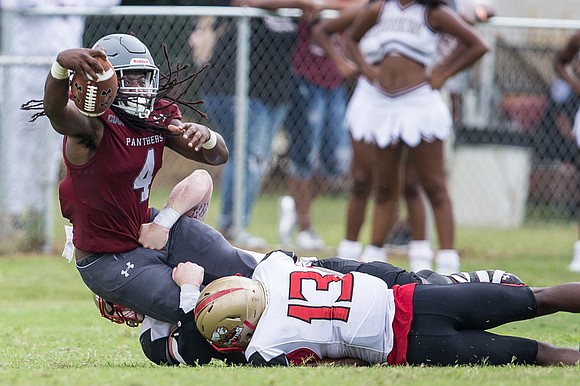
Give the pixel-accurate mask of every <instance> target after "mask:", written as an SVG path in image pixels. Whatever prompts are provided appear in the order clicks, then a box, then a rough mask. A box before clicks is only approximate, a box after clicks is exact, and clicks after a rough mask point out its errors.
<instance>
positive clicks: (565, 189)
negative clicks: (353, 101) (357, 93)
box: [0, 7, 580, 252]
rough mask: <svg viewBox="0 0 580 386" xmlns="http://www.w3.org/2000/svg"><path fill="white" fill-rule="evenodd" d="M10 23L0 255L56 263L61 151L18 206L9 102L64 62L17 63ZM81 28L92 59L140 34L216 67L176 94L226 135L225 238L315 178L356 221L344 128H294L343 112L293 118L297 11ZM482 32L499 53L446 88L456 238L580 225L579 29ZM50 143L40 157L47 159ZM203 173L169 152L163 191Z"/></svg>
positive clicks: (222, 175) (125, 15) (174, 13)
mask: <svg viewBox="0 0 580 386" xmlns="http://www.w3.org/2000/svg"><path fill="white" fill-rule="evenodd" d="M59 12H60V13H58V14H57V13H55V12H54V10H50V9H47V10H43V9H36V10H34V11H33V12H32V17H35V16H36V17H46V16H49V17H61V16H62V15H63V14H64V15H67V14H66V12H67V11H66V9H64V10H61V11H59ZM332 15H333V14H332V13H327V14H325V15H324V16H325V17H332ZM11 16H13V15H11V14H10V13H7V12H4V13H3V15H2V17H3V20H2V25H3V27H2V46H1V49H2V51H1V54H2V55H1V56H0V77H1V79H2V85H3V87H2V88H1V89H0V102H2V103H1V105H0V106H1V108H0V122H1V123H0V125H1V127H0V148H1V149H2V152H1V153H0V157H2V158H3V159H2V160H0V165H1V168H0V181H1V183H0V202H1V205H0V219H1V221H2V228H1V229H2V231H1V232H0V250H1V251H2V252H7V251H29V250H39V249H42V248H44V249H45V251H52V249H53V248H52V241H51V240H52V238H53V232H52V228H53V225H52V224H53V223H54V220H55V217H57V218H58V217H60V214H59V212H58V208H56V207H55V202H56V199H55V187H54V181H55V180H56V179H55V180H53V179H51V178H50V174H57V173H56V169H58V167H57V168H55V167H54V166H50V165H54V164H55V161H54V160H53V158H54V152H43V151H40V150H38V152H37V154H36V155H35V156H36V157H41V158H42V159H43V160H44V161H45V165H46V170H42V171H37V173H36V178H39V179H42V181H44V182H43V183H42V184H41V185H42V187H41V188H42V192H43V193H42V199H41V200H40V202H37V203H36V204H35V205H34V206H32V205H29V206H28V207H26V206H24V207H22V208H20V209H19V212H17V213H12V212H11V211H10V206H9V205H8V202H9V201H10V200H11V199H12V197H11V195H13V194H14V193H12V190H11V189H9V186H10V185H11V184H13V183H14V182H15V181H14V179H15V178H17V177H14V175H15V174H14V173H10V171H11V170H16V171H17V173H18V171H19V170H20V169H21V168H25V167H28V166H27V165H24V164H19V163H14V161H11V160H9V159H7V158H5V157H6V154H8V153H9V150H10V149H11V147H12V146H14V145H13V144H12V143H11V142H9V141H7V140H6V138H9V137H10V135H9V134H11V133H14V132H17V133H19V130H22V133H25V130H26V124H25V123H23V122H22V118H21V116H18V115H16V114H14V111H12V110H13V109H14V107H13V105H11V104H9V103H7V101H9V100H13V99H18V98H19V95H18V94H15V93H14V92H13V91H12V90H14V85H12V86H11V87H7V86H8V84H9V83H13V82H15V81H18V79H21V78H20V77H21V76H22V75H19V77H18V78H15V75H13V72H12V71H13V70H15V69H20V70H21V71H22V70H24V71H25V73H26V71H29V70H31V69H33V68H38V67H40V69H41V70H42V71H43V72H44V74H46V73H47V72H48V68H49V65H50V63H52V61H53V60H54V56H55V55H56V54H57V52H54V53H50V54H49V55H44V56H40V57H37V55H36V54H35V55H34V56H35V61H32V60H31V59H30V57H28V58H27V57H23V56H22V55H14V54H13V53H12V51H11V50H10V47H9V39H8V38H7V35H9V34H12V33H16V32H15V31H11V30H10V25H11V24H10V17H11ZM69 16H83V17H85V21H86V23H85V27H84V33H83V34H82V41H83V43H82V44H83V45H84V46H85V47H90V46H91V45H92V44H93V43H94V42H95V41H96V40H98V39H99V38H100V37H102V36H104V35H106V34H110V33H134V34H135V35H136V36H137V37H138V38H140V39H141V40H142V41H143V42H144V43H145V44H146V45H147V46H148V47H149V48H150V50H151V52H152V54H153V56H154V58H155V60H156V63H157V64H158V65H160V66H161V68H162V73H168V71H169V70H170V68H175V66H176V65H177V64H180V65H183V64H186V65H190V66H191V69H194V70H196V69H201V68H202V67H203V66H204V65H205V64H208V63H209V67H207V68H205V69H203V70H202V72H201V73H200V75H199V77H198V81H196V82H195V83H194V85H193V87H189V88H187V89H179V88H178V89H176V90H174V93H175V94H174V95H180V97H181V98H183V99H187V100H204V104H202V105H200V109H201V110H202V111H204V112H205V113H206V114H207V117H204V118H200V117H199V115H197V114H196V113H195V112H193V111H191V110H184V120H195V121H201V122H203V123H205V124H207V125H209V126H210V127H212V128H213V129H215V130H216V131H218V132H220V133H221V134H222V135H223V136H224V138H225V139H226V142H227V144H228V146H229V148H230V151H231V154H230V156H231V160H230V162H229V164H230V165H228V166H227V167H218V168H208V169H209V170H210V172H211V173H212V175H213V176H214V178H215V180H216V184H215V195H216V196H219V197H220V198H221V200H220V201H221V204H222V206H223V209H222V210H220V213H221V214H220V216H219V217H218V218H217V226H218V228H220V229H221V230H222V231H223V232H224V233H232V234H233V235H234V236H235V235H236V234H237V235H239V234H240V232H243V230H244V229H245V228H246V226H247V225H248V224H250V223H251V221H252V216H251V215H252V206H253V205H254V204H255V203H256V202H259V201H260V200H261V199H263V197H265V195H268V196H272V195H274V196H283V195H287V194H288V192H289V183H288V180H289V179H290V178H295V177H299V178H310V177H311V174H310V172H311V171H313V172H314V174H313V175H312V177H313V178H316V179H317V180H320V181H321V183H319V184H317V186H318V187H319V189H321V190H320V191H317V192H315V193H313V196H316V195H318V196H325V195H332V196H333V197H338V198H339V199H342V200H343V201H344V210H345V211H346V201H347V196H348V189H349V178H348V173H347V172H346V171H347V170H348V160H349V154H348V153H349V142H348V136H347V133H346V132H345V130H344V128H343V127H342V126H341V125H339V127H336V126H337V125H333V124H330V125H329V126H332V127H325V128H324V129H323V130H321V133H322V134H319V135H311V133H304V132H301V131H299V130H298V131H297V129H296V128H303V127H305V122H308V120H311V121H312V120H315V121H316V120H320V121H321V122H323V121H324V119H325V117H326V118H328V122H332V120H330V118H329V117H332V114H338V113H337V112H336V111H331V110H329V109H324V108H323V107H318V105H313V103H315V101H317V99H316V98H314V99H311V104H310V105H303V106H300V105H298V106H300V107H299V108H296V107H294V108H291V106H292V104H291V103H289V102H290V101H292V100H293V99H292V98H297V97H298V98H299V97H300V95H301V93H302V95H303V94H304V89H303V87H302V86H303V85H302V86H301V87H296V76H295V74H293V72H292V70H291V67H292V66H294V67H296V66H300V63H296V62H294V63H292V58H293V52H294V50H295V42H296V39H297V32H296V21H297V16H299V13H298V12H296V11H295V10H281V11H280V12H277V13H269V12H266V11H262V10H254V9H240V8H229V7H225V8H224V7H116V8H112V9H110V10H106V11H95V10H91V9H84V10H78V9H77V10H74V12H73V11H71V13H70V15H69ZM576 24H577V25H576ZM477 28H478V29H479V30H480V31H481V32H482V34H483V35H484V37H485V38H486V40H487V41H488V42H489V44H490V46H491V48H492V49H491V51H490V52H489V53H488V54H487V55H486V56H485V57H484V58H483V59H482V60H481V61H480V62H478V63H477V64H476V65H475V66H474V67H473V68H472V69H470V70H469V71H467V72H466V73H464V74H462V75H461V76H459V77H457V78H456V79H454V80H453V81H452V82H450V84H449V85H448V87H446V90H445V91H446V95H447V96H448V100H449V103H450V108H452V109H453V111H454V119H455V125H456V127H455V135H454V138H453V141H450V144H449V145H450V146H449V159H448V170H449V188H450V192H451V197H452V200H453V205H454V212H455V216H456V223H457V226H460V227H461V226H486V227H489V226H491V227H504V228H510V227H512V228H513V227H519V226H521V225H523V224H524V223H537V222H555V221H556V222H572V221H575V219H576V216H577V203H578V200H579V198H578V197H577V194H578V193H577V192H578V183H579V174H578V169H577V166H576V165H577V160H576V154H577V147H576V144H575V141H574V139H573V138H572V137H571V136H570V133H569V132H566V131H565V129H566V128H567V129H568V130H569V129H570V126H571V125H572V122H573V118H574V114H575V112H576V111H577V109H578V105H579V102H578V98H577V96H576V95H574V94H573V93H572V92H570V91H569V90H568V89H566V87H565V85H563V84H562V83H561V82H559V81H558V80H557V79H556V78H555V74H554V71H553V66H552V63H553V60H554V56H555V53H556V51H557V50H558V49H559V48H560V47H562V46H563V45H564V43H565V41H566V39H567V38H568V37H569V36H570V34H571V33H572V32H573V30H574V29H576V28H580V23H574V22H568V21H558V20H549V21H547V20H540V19H536V20H532V19H512V18H501V17H496V18H494V19H492V20H491V21H490V22H489V23H486V24H481V25H478V26H477ZM32 51H33V49H32V48H31V52H32ZM322 72H324V70H323V69H322ZM353 86H354V85H353V84H352V83H351V82H345V83H344V84H342V85H341V87H342V88H343V91H344V98H343V99H344V100H343V102H342V103H344V102H346V100H348V96H349V93H350V92H351V91H352V88H353ZM332 87H334V86H332ZM307 91H308V90H307ZM41 92H42V90H41V89H40V91H39V95H37V99H40V98H41V97H42V95H41V94H40V93H41ZM334 97H337V98H341V97H342V95H341V94H340V93H337V95H335V96H334ZM24 102H26V101H25V100H22V101H18V103H24ZM339 102H340V101H339V100H338V99H337V100H336V101H335V102H333V103H331V106H335V105H336V106H340V105H341V103H339ZM294 106H296V105H294ZM313 106H314V107H313ZM321 106H322V105H321ZM309 107H310V108H309ZM40 121H41V122H42V124H41V125H42V128H41V129H39V130H47V131H51V129H50V127H49V125H48V122H47V120H46V118H44V117H43V118H40ZM292 128H294V129H292ZM325 132H327V133H332V135H331V136H326V135H325V134H324V133H325ZM41 144H42V143H37V144H36V146H35V147H32V148H33V149H40V148H42V146H41ZM297 149H306V150H308V151H307V152H306V150H303V151H297ZM307 165H311V166H312V168H307V167H306V166H307ZM193 167H199V165H194V166H192V164H191V162H189V161H186V160H182V159H181V158H180V157H178V156H176V155H175V154H174V153H172V152H171V151H169V150H168V151H167V154H166V160H165V167H164V168H163V169H162V172H161V173H160V175H159V176H158V178H157V180H156V185H157V186H161V187H164V188H167V190H169V189H170V188H171V187H172V186H173V185H174V184H175V183H177V182H178V181H179V180H180V179H182V178H183V177H185V176H186V175H188V174H189V173H190V172H191V170H192V168H193ZM61 173H62V170H61ZM220 180H222V183H221V184H220V183H219V182H218V181H220ZM46 181H49V182H50V183H47V182H46ZM21 194H25V193H21ZM25 195H26V194H25ZM327 215H328V216H329V217H334V216H336V214H335V213H330V212H329V213H328V214H327ZM342 229H344V225H343V224H339V225H338V226H337V231H339V232H342ZM268 241H269V242H270V243H277V242H278V240H268Z"/></svg>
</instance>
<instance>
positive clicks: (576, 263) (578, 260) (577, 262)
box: [568, 240, 580, 272]
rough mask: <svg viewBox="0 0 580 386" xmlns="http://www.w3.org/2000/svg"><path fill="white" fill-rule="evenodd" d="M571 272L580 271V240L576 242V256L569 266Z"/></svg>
mask: <svg viewBox="0 0 580 386" xmlns="http://www.w3.org/2000/svg"><path fill="white" fill-rule="evenodd" d="M568 271H570V272H580V240H578V241H576V242H575V243H574V258H573V259H572V262H571V263H570V265H569V266H568Z"/></svg>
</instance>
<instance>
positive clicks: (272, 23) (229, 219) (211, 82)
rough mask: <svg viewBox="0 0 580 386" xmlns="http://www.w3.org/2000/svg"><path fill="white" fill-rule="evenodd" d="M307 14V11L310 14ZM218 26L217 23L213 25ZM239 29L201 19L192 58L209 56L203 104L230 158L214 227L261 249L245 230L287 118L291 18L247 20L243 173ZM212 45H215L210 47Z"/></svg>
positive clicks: (259, 3) (278, 2)
mask: <svg viewBox="0 0 580 386" xmlns="http://www.w3.org/2000/svg"><path fill="white" fill-rule="evenodd" d="M215 5H222V6H225V5H230V6H242V5H243V6H249V7H259V8H264V9H268V10H275V9H278V8H282V7H284V8H302V9H308V10H310V9H312V8H314V7H315V4H314V3H312V2H309V1H303V0H298V1H285V0H245V1H240V0H232V1H227V0H222V1H216V2H215ZM309 12H310V11H309ZM212 24H216V25H212ZM236 37H237V26H236V23H235V22H232V21H227V20H218V21H217V22H215V21H214V20H208V19H206V20H204V21H203V22H201V23H199V24H198V28H196V30H195V31H194V32H193V34H192V36H191V38H190V44H191V45H192V49H193V52H194V58H195V60H197V61H198V62H202V61H204V60H206V58H208V57H209V53H210V52H213V55H211V57H210V59H209V63H210V65H211V67H210V68H209V69H207V70H205V71H204V80H203V86H204V90H203V94H204V95H203V100H204V102H205V104H204V106H205V109H206V111H207V113H208V116H209V118H210V120H211V121H212V123H213V124H214V125H215V128H216V129H217V130H218V131H219V132H220V133H221V134H222V135H223V137H224V139H225V141H226V144H227V145H228V148H229V150H230V160H229V161H228V163H227V164H226V165H225V167H224V169H223V170H222V175H221V183H220V187H221V198H222V200H221V209H220V214H219V218H218V222H217V225H218V228H219V229H220V230H221V232H222V234H224V236H225V237H226V238H228V239H229V240H231V241H233V242H235V243H237V244H241V245H244V246H247V247H253V248H256V247H262V246H264V245H265V244H266V241H265V240H264V239H262V238H260V237H256V236H252V235H250V234H249V233H248V232H247V230H246V229H247V226H248V224H249V222H250V218H251V212H252V208H253V206H254V201H255V199H256V196H257V195H258V193H259V191H260V188H261V185H262V179H263V177H264V174H265V172H266V170H267V167H268V163H269V160H270V154H271V145H272V139H273V138H274V136H275V134H276V133H277V131H278V129H279V127H280V126H281V124H282V123H283V122H284V119H285V118H286V116H287V114H288V111H289V108H290V105H289V98H290V92H291V90H292V89H293V86H292V75H291V72H290V64H291V53H292V51H293V48H294V45H295V43H296V27H295V24H294V23H293V21H292V19H290V18H286V17H280V16H274V15H272V16H267V17H264V18H253V19H252V20H251V40H250V45H251V47H250V68H251V72H250V79H249V93H250V98H249V101H248V114H249V116H248V120H247V122H248V127H247V133H246V154H245V157H243V159H244V162H245V165H244V168H243V169H244V173H245V174H244V175H242V176H234V172H235V170H236V159H237V155H236V153H235V152H236V148H235V131H236V120H235V114H236V103H235V102H236V101H235V99H236V89H235V87H236V53H237V43H236ZM213 42H215V47H213V48H212V47H210V46H211V45H212V43H213ZM235 177H240V178H243V181H244V184H243V185H244V190H245V191H244V192H243V200H242V201H243V202H242V204H243V205H242V224H241V225H242V229H233V227H234V224H233V201H234V196H233V195H234V181H235Z"/></svg>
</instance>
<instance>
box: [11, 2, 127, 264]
mask: <svg viewBox="0 0 580 386" xmlns="http://www.w3.org/2000/svg"><path fill="white" fill-rule="evenodd" d="M119 2H120V1H119V0H27V1H19V0H0V7H1V8H2V14H3V18H4V19H3V20H2V24H3V25H2V31H3V35H2V41H3V45H2V49H3V51H2V54H3V55H7V56H16V57H23V58H29V61H28V62H27V63H23V64H19V65H14V66H10V67H6V68H5V69H4V75H5V76H4V81H3V82H2V88H3V90H5V92H9V93H10V95H11V97H8V98H7V97H5V99H4V104H3V108H2V110H1V115H2V131H1V132H2V135H1V136H2V142H3V144H2V152H3V159H4V166H3V167H4V170H3V180H4V181H7V183H4V184H3V185H2V187H1V188H0V197H1V199H2V202H3V211H4V213H3V214H2V217H3V222H4V223H3V224H2V225H3V228H4V230H3V233H4V234H6V236H7V238H6V239H7V240H10V242H11V243H15V242H16V243H19V244H20V245H18V247H19V249H23V250H35V251H38V250H40V249H44V250H45V251H47V252H48V251H49V250H50V249H51V245H50V243H51V240H49V237H46V235H47V232H49V233H50V229H52V226H53V224H52V221H53V214H52V206H51V204H50V203H52V201H53V199H52V197H53V188H54V187H55V185H56V183H57V180H58V172H59V166H60V163H61V156H60V151H59V147H60V138H62V137H61V136H59V135H58V134H57V133H56V132H54V131H53V130H51V128H50V125H49V124H48V122H47V120H45V119H39V120H37V121H35V122H30V113H29V112H27V111H23V110H20V106H21V105H22V104H23V103H25V102H26V101H28V100H32V99H38V98H39V97H40V96H41V95H42V94H43V90H44V80H45V79H46V74H47V72H48V68H49V66H50V65H49V64H46V65H44V64H42V65H38V64H34V59H33V58H40V57H49V58H50V57H53V58H54V57H56V55H57V54H58V53H59V52H60V51H62V50H64V49H66V48H72V47H80V46H81V45H82V37H83V32H84V23H85V18H84V16H78V15H46V16H45V15H42V16H35V15H29V14H26V12H27V11H31V10H34V9H36V8H41V7H67V8H68V7H71V8H74V7H89V6H90V7H107V8H108V7H111V6H115V5H118V4H119Z"/></svg>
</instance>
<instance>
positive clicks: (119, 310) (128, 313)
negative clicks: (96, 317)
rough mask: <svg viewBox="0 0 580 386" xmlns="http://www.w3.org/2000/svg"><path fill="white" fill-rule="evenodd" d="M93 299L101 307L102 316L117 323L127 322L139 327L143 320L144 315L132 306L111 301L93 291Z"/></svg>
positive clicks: (130, 325) (131, 325)
mask: <svg viewBox="0 0 580 386" xmlns="http://www.w3.org/2000/svg"><path fill="white" fill-rule="evenodd" d="M93 300H94V302H95V305H96V306H97V308H98V309H99V312H100V313H101V316H102V317H103V318H105V319H108V320H110V321H111V322H113V323H117V324H126V325H127V326H129V327H137V326H139V324H141V323H142V322H143V319H144V316H143V315H142V314H140V313H138V312H137V311H134V310H132V309H130V308H127V307H123V306H120V305H118V304H115V303H111V302H109V301H107V300H105V299H103V298H102V297H100V296H99V295H97V294H94V293H93Z"/></svg>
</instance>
